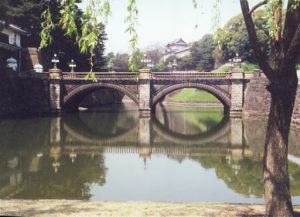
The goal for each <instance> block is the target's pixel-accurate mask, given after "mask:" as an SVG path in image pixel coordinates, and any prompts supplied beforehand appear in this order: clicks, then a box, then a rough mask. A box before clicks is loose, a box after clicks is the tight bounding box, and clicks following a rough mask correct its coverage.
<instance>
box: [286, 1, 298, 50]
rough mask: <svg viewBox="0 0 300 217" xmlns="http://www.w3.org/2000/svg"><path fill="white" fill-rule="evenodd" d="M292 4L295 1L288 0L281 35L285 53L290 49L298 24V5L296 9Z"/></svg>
mask: <svg viewBox="0 0 300 217" xmlns="http://www.w3.org/2000/svg"><path fill="white" fill-rule="evenodd" d="M294 4H295V1H294V0H290V1H289V2H288V6H287V10H286V18H285V24H284V30H283V37H282V47H283V52H284V54H285V55H286V54H287V53H288V50H289V49H290V45H291V43H292V41H293V38H294V36H295V34H296V31H297V28H298V27H299V24H300V5H298V6H297V8H296V9H293V8H292V7H293V5H294ZM290 52H291V51H290Z"/></svg>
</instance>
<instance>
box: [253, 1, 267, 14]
mask: <svg viewBox="0 0 300 217" xmlns="http://www.w3.org/2000/svg"><path fill="white" fill-rule="evenodd" d="M267 3H268V0H264V1H262V2H260V3H258V4H256V5H254V6H253V8H252V9H251V10H250V11H249V14H250V15H251V14H252V13H253V12H254V11H255V10H256V9H258V8H259V7H261V6H263V5H266V4H267Z"/></svg>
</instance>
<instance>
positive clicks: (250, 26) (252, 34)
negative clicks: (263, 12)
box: [240, 0, 273, 80]
mask: <svg viewBox="0 0 300 217" xmlns="http://www.w3.org/2000/svg"><path fill="white" fill-rule="evenodd" d="M240 4H241V9H242V13H243V16H244V20H245V25H246V28H247V32H248V36H249V40H250V43H251V45H252V48H253V51H254V54H255V56H256V59H257V61H258V64H259V66H260V68H261V69H262V70H263V72H264V73H265V75H266V76H267V78H268V79H269V80H272V77H273V75H272V74H273V73H272V72H273V70H272V68H271V67H270V65H269V63H268V58H267V57H266V56H265V54H264V53H263V52H262V50H261V46H260V44H259V41H258V38H257V34H256V31H255V25H254V22H253V20H252V17H251V14H250V9H249V4H248V1H247V0H240Z"/></svg>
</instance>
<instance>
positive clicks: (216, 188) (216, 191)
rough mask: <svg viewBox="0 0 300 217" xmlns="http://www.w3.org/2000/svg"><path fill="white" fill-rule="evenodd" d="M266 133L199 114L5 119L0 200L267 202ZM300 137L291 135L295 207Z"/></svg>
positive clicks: (257, 126) (251, 124) (216, 114)
mask: <svg viewBox="0 0 300 217" xmlns="http://www.w3.org/2000/svg"><path fill="white" fill-rule="evenodd" d="M264 130H265V122H264V121H261V120H260V121H249V120H247V121H245V120H244V121H243V120H241V119H231V120H229V119H226V118H224V117H223V115H222V111H212V110H210V111H198V112H197V111H195V110H194V109H191V110H187V109H185V110H184V111H183V112H181V111H180V110H176V111H168V112H165V113H159V112H158V113H157V116H156V117H152V118H140V119H139V118H138V114H137V113H136V112H132V111H127V112H126V111H119V112H113V113H112V112H101V113H99V112H85V113H79V114H69V115H66V116H64V117H62V118H35V119H23V120H5V121H1V122H0V135H1V140H0V144H1V145H0V152H1V154H2V158H1V159H0V174H1V176H0V198H24V199H29V198H30V199H40V198H53V199H54V198H56V199H61V198H67V199H86V200H164V201H210V202H218V201H223V202H247V203H248V202H262V194H263V184H262V164H261V162H262V156H263V155H262V153H263V141H264V135H265V132H264ZM298 137H299V133H298V132H297V131H296V130H292V132H291V139H290V141H291V144H290V148H289V151H290V152H289V154H290V157H291V159H292V160H291V161H290V163H289V168H290V176H291V177H290V178H291V192H292V195H293V200H294V203H295V204H300V199H299V195H300V166H299V163H298V164H297V162H298V161H297V160H299V156H300V153H299V145H300V144H299V143H297V141H300V140H299V138H298Z"/></svg>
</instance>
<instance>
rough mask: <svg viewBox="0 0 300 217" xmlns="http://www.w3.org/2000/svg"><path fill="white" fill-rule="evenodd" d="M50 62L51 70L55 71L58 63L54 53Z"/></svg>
mask: <svg viewBox="0 0 300 217" xmlns="http://www.w3.org/2000/svg"><path fill="white" fill-rule="evenodd" d="M51 62H52V63H54V66H53V69H57V63H59V59H58V57H57V54H56V53H55V54H54V55H53V58H52V60H51Z"/></svg>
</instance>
